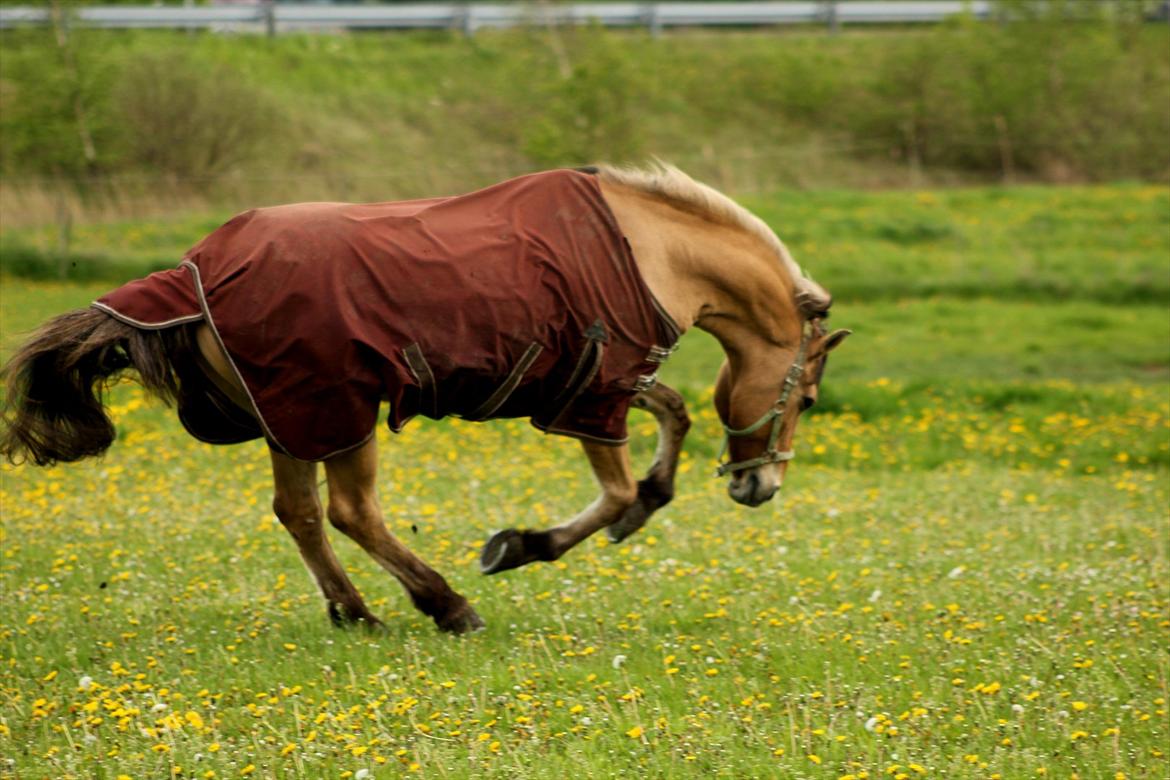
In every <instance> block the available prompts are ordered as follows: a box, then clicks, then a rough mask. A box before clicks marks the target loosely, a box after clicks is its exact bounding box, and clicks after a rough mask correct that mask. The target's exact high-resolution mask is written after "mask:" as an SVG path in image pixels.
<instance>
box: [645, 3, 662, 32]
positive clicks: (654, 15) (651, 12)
mask: <svg viewBox="0 0 1170 780" xmlns="http://www.w3.org/2000/svg"><path fill="white" fill-rule="evenodd" d="M642 15H643V17H645V19H646V27H647V29H649V30H650V37H651V38H657V37H658V36H659V35H661V34H662V19H660V18H659V16H658V3H646V5H645V6H643V11H642Z"/></svg>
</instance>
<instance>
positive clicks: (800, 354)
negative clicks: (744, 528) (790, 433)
mask: <svg viewBox="0 0 1170 780" xmlns="http://www.w3.org/2000/svg"><path fill="white" fill-rule="evenodd" d="M811 338H812V328H811V327H810V326H809V323H808V322H805V325H804V329H803V332H802V334H801V337H800V349H799V350H797V352H796V359H795V360H794V361H792V367H791V368H789V369H788V373H787V374H786V375H785V376H784V384H783V385H782V386H781V388H780V397H779V398H778V399H776V403H774V404H772V408H771V409H769V410H768V411H766V412H764V416H763V417H761V418H760V419H758V420H756V421H755V422H754V423H752V424H751V425H749V426H748V427H746V428H731V427H729V426H728V425H727V424H726V423H724V425H723V432H724V434H726V435H725V436H724V437H723V447H722V448H721V449H720V450H719V460H722V459H723V456H724V454H726V453H727V449H728V445H730V444H731V437H733V436H750V435H752V434H753V433H755V432H756V431H758V430H759V429H760V428H763V427H764V426H765V425H767V424H768V422H769V421H770V422H771V423H772V431H771V432H770V433H769V434H768V446H767V448H766V449H765V450H764V454H763V455H760V456H759V457H758V458H752V459H751V460H741V461H738V462H736V463H721V464H720V465H719V468H718V469H716V471H715V475H716V476H719V477H722V476H723V475H724V474H734V473H735V472H737V471H744V470H745V469H751V468H755V467H756V466H763V465H765V464H767V463H780V462H781V461H786V460H792V459H793V458H795V457H796V453H795V452H794V451H793V450H778V449H776V442H777V441H779V439H780V423H781V421H782V420H783V419H784V407H785V405H786V404H787V403H788V396H790V395H791V394H792V391H793V389H794V388H795V387H796V385H797V383H798V382H799V381H800V376H801V374H803V373H804V358H805V352H807V351H808V343H809V340H810V339H811Z"/></svg>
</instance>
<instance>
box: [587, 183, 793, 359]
mask: <svg viewBox="0 0 1170 780" xmlns="http://www.w3.org/2000/svg"><path fill="white" fill-rule="evenodd" d="M602 191H603V192H604V194H605V198H606V201H607V202H608V203H609V205H610V207H611V209H612V210H613V212H614V215H615V216H616V217H617V220H618V224H619V225H620V227H621V229H622V232H623V233H624V234H625V236H626V238H627V239H628V240H629V242H630V246H631V248H632V249H633V252H634V258H635V260H636V262H637V264H638V268H639V270H640V271H641V272H642V278H643V279H645V281H646V284H647V286H648V287H649V288H650V291H651V292H652V293H653V294H654V297H655V298H657V299H658V302H659V303H660V304H661V305H662V307H663V308H665V309H666V311H667V313H669V314H670V316H671V318H673V319H674V321H675V322H676V323H677V324H678V326H679V327H680V328H682V329H683V330H684V331H685V330H686V329H688V328H690V327H691V326H692V325H695V326H697V327H699V328H700V329H702V330H706V331H708V332H709V333H711V334H712V335H714V336H715V337H716V338H717V339H718V340H719V341H720V342H721V343H722V344H723V346H724V349H725V350H727V351H728V353H729V354H731V353H732V352H735V351H739V350H740V349H753V348H755V346H753V345H752V344H751V342H756V341H760V342H764V343H771V344H775V343H776V342H777V341H778V340H784V338H785V336H784V334H785V332H786V331H787V330H790V329H791V328H789V327H788V326H789V325H791V324H792V323H791V322H789V320H790V319H791V317H790V316H788V315H789V314H790V312H787V311H786V309H788V308H789V307H788V306H786V302H789V301H792V300H793V295H792V286H791V281H790V280H788V278H787V276H786V274H785V272H784V271H783V270H782V269H781V267H780V264H779V263H778V262H777V259H776V258H775V256H774V254H773V253H772V252H771V250H770V249H769V248H768V247H767V246H766V245H765V244H764V243H763V242H762V241H761V240H760V239H759V238H758V237H756V236H754V235H752V234H750V233H749V232H748V231H746V230H743V229H741V228H734V227H728V226H724V225H715V224H712V223H711V222H708V221H706V220H704V219H702V218H700V217H697V216H695V215H692V214H688V213H685V212H683V211H680V210H679V209H677V208H675V207H673V206H670V205H668V204H666V203H663V202H662V201H660V200H658V199H656V198H654V197H652V196H649V195H647V194H645V193H641V192H638V191H636V190H632V189H630V188H627V187H623V186H614V185H608V184H604V183H603V185H602ZM795 327H796V328H797V331H798V332H799V325H798V324H797V325H796V326H795Z"/></svg>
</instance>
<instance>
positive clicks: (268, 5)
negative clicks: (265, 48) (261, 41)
mask: <svg viewBox="0 0 1170 780" xmlns="http://www.w3.org/2000/svg"><path fill="white" fill-rule="evenodd" d="M260 12H261V13H262V14H263V16H264V34H265V35H267V36H268V37H269V38H275V37H276V0H263V4H262V5H261V11H260Z"/></svg>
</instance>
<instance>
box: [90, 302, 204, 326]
mask: <svg viewBox="0 0 1170 780" xmlns="http://www.w3.org/2000/svg"><path fill="white" fill-rule="evenodd" d="M90 307H91V308H94V309H97V310H98V311H100V312H103V313H105V314H108V315H110V316H111V317H113V318H114V319H116V320H118V321H119V322H124V323H126V324H127V325H129V326H131V327H133V328H138V329H139V330H165V329H167V328H173V327H174V326H176V325H185V324H187V323H189V322H199V321H200V320H201V319H203V313H202V312H200V313H199V314H188V315H186V316H183V317H176V318H175V319H173V320H167V321H166V322H153V323H152V322H139V321H138V320H136V319H134V318H133V317H127V316H126V315H125V314H122V313H121V312H119V311H118V310H117V309H111V308H110V307H109V306H107V305H105V304H104V303H100V302H98V301H94V302H93V303H91V304H90Z"/></svg>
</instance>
